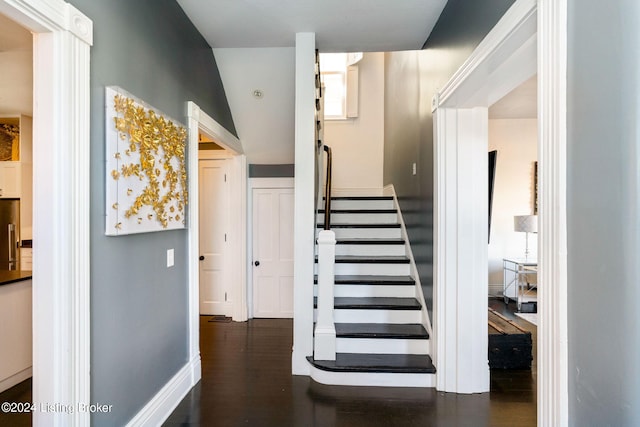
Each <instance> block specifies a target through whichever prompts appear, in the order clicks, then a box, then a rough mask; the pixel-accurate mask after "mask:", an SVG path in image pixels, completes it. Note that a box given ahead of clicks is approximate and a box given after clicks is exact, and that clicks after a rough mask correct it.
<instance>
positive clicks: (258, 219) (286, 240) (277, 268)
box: [252, 188, 293, 318]
mask: <svg viewBox="0 0 640 427" xmlns="http://www.w3.org/2000/svg"><path fill="white" fill-rule="evenodd" d="M252 262H253V267H252V268H253V316H254V317H264V318H283V317H293V188H260V189H257V188H256V189H254V190H253V260H252Z"/></svg>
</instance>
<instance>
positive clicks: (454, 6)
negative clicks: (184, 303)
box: [384, 0, 514, 312]
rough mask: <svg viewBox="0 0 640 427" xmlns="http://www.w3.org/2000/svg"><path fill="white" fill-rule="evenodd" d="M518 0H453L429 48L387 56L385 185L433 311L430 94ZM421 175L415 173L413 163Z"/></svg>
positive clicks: (433, 33) (441, 84) (431, 37)
mask: <svg viewBox="0 0 640 427" xmlns="http://www.w3.org/2000/svg"><path fill="white" fill-rule="evenodd" d="M513 1H514V0H485V1H481V2H480V1H477V0H449V2H448V3H447V5H446V6H445V8H444V10H443V11H442V14H441V16H440V19H439V20H438V22H437V24H436V26H435V27H434V29H433V31H432V33H431V35H430V36H429V39H428V40H427V42H426V43H425V46H424V49H423V50H422V51H418V52H394V53H388V54H386V56H385V112H384V113H385V123H384V128H385V132H384V139H385V142H384V144H385V145H384V184H385V185H388V184H393V185H394V186H395V189H396V192H397V194H398V198H399V201H400V206H401V208H402V213H403V215H404V220H405V223H406V225H407V228H408V233H409V237H410V240H411V248H412V250H413V254H414V256H415V258H416V263H417V265H418V271H419V274H420V280H421V282H422V286H423V291H424V294H425V298H426V299H427V305H428V306H429V310H430V312H431V311H432V309H433V306H432V303H431V300H432V296H433V287H432V273H433V265H432V259H433V117H432V115H431V99H432V98H433V95H434V94H435V93H436V92H437V91H438V89H439V88H441V87H442V86H444V84H445V83H446V82H447V81H448V80H449V78H450V77H451V76H452V75H453V73H454V72H455V71H456V70H457V69H458V67H460V65H461V64H462V63H463V62H464V61H465V60H466V59H467V57H468V56H469V54H470V53H471V52H473V49H475V47H476V46H477V45H478V44H479V43H480V41H482V39H483V38H484V36H485V35H486V34H487V33H488V32H489V31H490V30H491V28H493V26H494V25H495V24H496V22H498V20H499V19H500V18H501V17H502V15H503V14H504V12H505V11H506V10H507V9H508V8H509V7H510V6H511V4H513ZM413 162H416V163H417V171H418V173H417V175H415V176H413V175H412V170H411V166H412V163H413Z"/></svg>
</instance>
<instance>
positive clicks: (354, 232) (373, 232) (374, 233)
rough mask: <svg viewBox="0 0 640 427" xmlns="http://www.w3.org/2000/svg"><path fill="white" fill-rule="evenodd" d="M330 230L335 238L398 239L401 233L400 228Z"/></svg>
mask: <svg viewBox="0 0 640 427" xmlns="http://www.w3.org/2000/svg"><path fill="white" fill-rule="evenodd" d="M331 231H333V232H334V233H335V234H336V239H371V238H377V239H399V238H400V237H401V235H402V231H401V230H400V228H332V229H331ZM316 237H317V233H316Z"/></svg>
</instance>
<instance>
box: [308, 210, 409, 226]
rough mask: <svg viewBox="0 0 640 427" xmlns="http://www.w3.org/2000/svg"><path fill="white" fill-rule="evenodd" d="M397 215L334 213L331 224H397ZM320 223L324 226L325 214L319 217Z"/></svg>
mask: <svg viewBox="0 0 640 427" xmlns="http://www.w3.org/2000/svg"><path fill="white" fill-rule="evenodd" d="M397 221H398V215H397V214H395V213H336V212H334V213H332V214H331V224H397ZM318 223H320V224H324V214H323V213H321V214H319V215H318Z"/></svg>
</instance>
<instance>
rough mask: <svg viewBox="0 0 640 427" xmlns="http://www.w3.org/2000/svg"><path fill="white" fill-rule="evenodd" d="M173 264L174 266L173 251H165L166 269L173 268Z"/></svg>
mask: <svg viewBox="0 0 640 427" xmlns="http://www.w3.org/2000/svg"><path fill="white" fill-rule="evenodd" d="M173 264H174V256H173V249H167V267H173Z"/></svg>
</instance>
